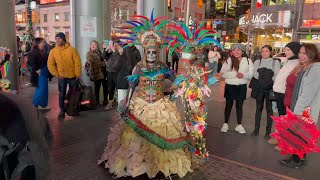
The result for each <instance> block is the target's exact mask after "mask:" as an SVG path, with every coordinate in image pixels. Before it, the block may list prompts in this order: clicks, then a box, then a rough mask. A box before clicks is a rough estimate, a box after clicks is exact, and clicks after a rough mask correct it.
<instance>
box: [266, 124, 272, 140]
mask: <svg viewBox="0 0 320 180" xmlns="http://www.w3.org/2000/svg"><path fill="white" fill-rule="evenodd" d="M270 134H271V128H269V127H267V128H266V134H265V135H264V138H265V139H266V140H269V139H270V138H271V136H270Z"/></svg>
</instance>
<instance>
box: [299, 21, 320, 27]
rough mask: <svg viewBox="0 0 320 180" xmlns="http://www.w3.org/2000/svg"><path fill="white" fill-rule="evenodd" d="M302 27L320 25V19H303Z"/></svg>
mask: <svg viewBox="0 0 320 180" xmlns="http://www.w3.org/2000/svg"><path fill="white" fill-rule="evenodd" d="M302 27H308V28H318V27H320V19H309V20H303V21H302Z"/></svg>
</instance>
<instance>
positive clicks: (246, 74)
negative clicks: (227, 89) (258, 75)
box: [243, 59, 253, 80]
mask: <svg viewBox="0 0 320 180" xmlns="http://www.w3.org/2000/svg"><path fill="white" fill-rule="evenodd" d="M247 60H248V62H249V71H248V72H245V73H243V74H244V77H243V78H244V79H248V80H250V79H251V78H252V76H253V63H252V61H251V60H250V59H247Z"/></svg>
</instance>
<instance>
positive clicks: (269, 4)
mask: <svg viewBox="0 0 320 180" xmlns="http://www.w3.org/2000/svg"><path fill="white" fill-rule="evenodd" d="M255 5H256V1H253V4H252V6H251V11H250V12H249V13H247V14H246V15H243V16H241V17H240V18H239V28H240V30H241V31H242V32H245V33H246V34H247V35H248V41H249V46H250V49H252V50H253V49H254V48H261V47H262V46H263V45H271V46H272V47H273V48H274V49H275V51H276V53H277V52H281V51H283V48H284V46H285V45H286V44H287V43H289V42H291V41H298V42H302V43H314V44H316V45H317V46H318V47H319V48H320V0H263V1H262V7H261V8H256V7H255Z"/></svg>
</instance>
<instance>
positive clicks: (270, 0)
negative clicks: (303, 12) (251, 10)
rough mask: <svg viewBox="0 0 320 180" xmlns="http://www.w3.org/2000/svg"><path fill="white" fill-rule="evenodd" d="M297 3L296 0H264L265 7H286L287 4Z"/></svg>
mask: <svg viewBox="0 0 320 180" xmlns="http://www.w3.org/2000/svg"><path fill="white" fill-rule="evenodd" d="M306 1H308V0H306ZM309 1H310V0H309ZM311 1H312V0H311ZM316 1H320V0H316ZM295 3H296V0H264V1H263V6H275V5H285V4H295Z"/></svg>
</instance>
